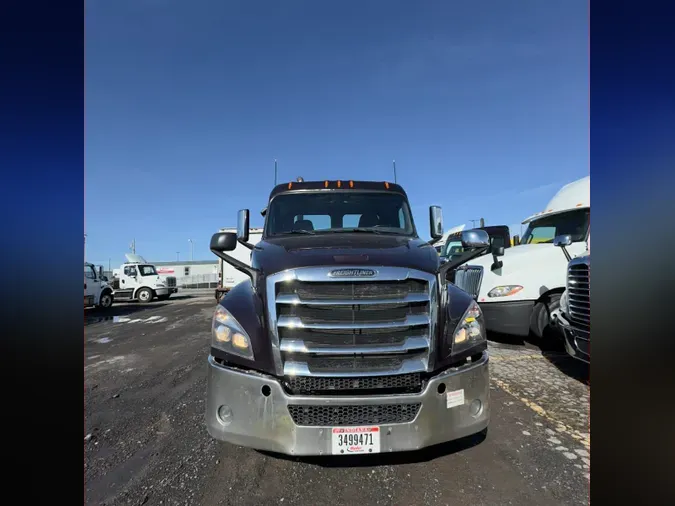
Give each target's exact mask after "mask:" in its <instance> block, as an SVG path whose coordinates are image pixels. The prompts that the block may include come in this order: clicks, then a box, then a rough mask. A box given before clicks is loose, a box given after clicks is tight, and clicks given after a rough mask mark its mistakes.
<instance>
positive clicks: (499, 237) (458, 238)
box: [440, 225, 518, 261]
mask: <svg viewBox="0 0 675 506" xmlns="http://www.w3.org/2000/svg"><path fill="white" fill-rule="evenodd" d="M474 230H485V232H487V234H488V237H489V239H490V245H491V246H494V247H502V248H510V247H512V245H513V243H512V241H511V232H510V231H509V227H508V226H506V225H488V226H483V227H478V228H476V229H474ZM515 238H516V244H518V236H515ZM464 251H465V249H464V247H463V246H462V233H461V231H459V232H455V233H454V234H451V235H449V236H448V237H447V239H446V241H445V244H444V245H443V247H442V249H441V253H440V256H441V259H442V260H444V261H445V260H450V259H452V258H453V257H457V256H459V255H461V254H462V253H464ZM487 253H489V251H485V252H484V253H483V254H487Z"/></svg>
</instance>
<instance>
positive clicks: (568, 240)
mask: <svg viewBox="0 0 675 506" xmlns="http://www.w3.org/2000/svg"><path fill="white" fill-rule="evenodd" d="M570 244H572V236H571V235H569V234H567V235H559V236H557V237H556V238H555V239H553V245H554V246H559V247H561V248H562V247H564V246H569V245H570Z"/></svg>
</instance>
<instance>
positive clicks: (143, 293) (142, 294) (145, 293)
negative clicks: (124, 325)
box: [136, 288, 154, 304]
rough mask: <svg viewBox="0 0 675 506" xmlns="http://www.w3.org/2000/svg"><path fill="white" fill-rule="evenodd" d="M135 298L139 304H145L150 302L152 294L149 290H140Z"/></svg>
mask: <svg viewBox="0 0 675 506" xmlns="http://www.w3.org/2000/svg"><path fill="white" fill-rule="evenodd" d="M136 297H138V301H139V302H140V303H141V304H147V303H148V302H152V299H153V298H154V294H153V293H152V290H150V288H141V289H140V290H138V294H137V295H136Z"/></svg>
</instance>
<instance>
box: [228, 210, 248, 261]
mask: <svg viewBox="0 0 675 506" xmlns="http://www.w3.org/2000/svg"><path fill="white" fill-rule="evenodd" d="M249 215H250V213H249V210H248V209H241V210H240V211H239V214H238V215H237V239H239V240H240V241H242V242H248V232H249ZM227 251H229V250H227Z"/></svg>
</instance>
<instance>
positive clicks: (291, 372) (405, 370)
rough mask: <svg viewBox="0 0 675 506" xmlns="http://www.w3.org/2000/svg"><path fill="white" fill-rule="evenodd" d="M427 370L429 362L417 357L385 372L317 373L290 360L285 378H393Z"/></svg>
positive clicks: (307, 366) (303, 363) (302, 363)
mask: <svg viewBox="0 0 675 506" xmlns="http://www.w3.org/2000/svg"><path fill="white" fill-rule="evenodd" d="M345 358H346V357H345ZM426 370H427V361H426V359H424V358H421V357H416V358H409V359H406V360H403V362H402V363H401V367H399V368H398V369H389V370H383V371H366V370H357V371H325V372H324V371H316V372H312V371H310V370H309V365H308V364H307V363H306V362H301V361H296V360H288V361H286V363H285V364H284V376H327V377H331V378H348V377H350V376H359V377H363V376H393V375H395V374H410V373H414V372H424V371H426Z"/></svg>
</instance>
